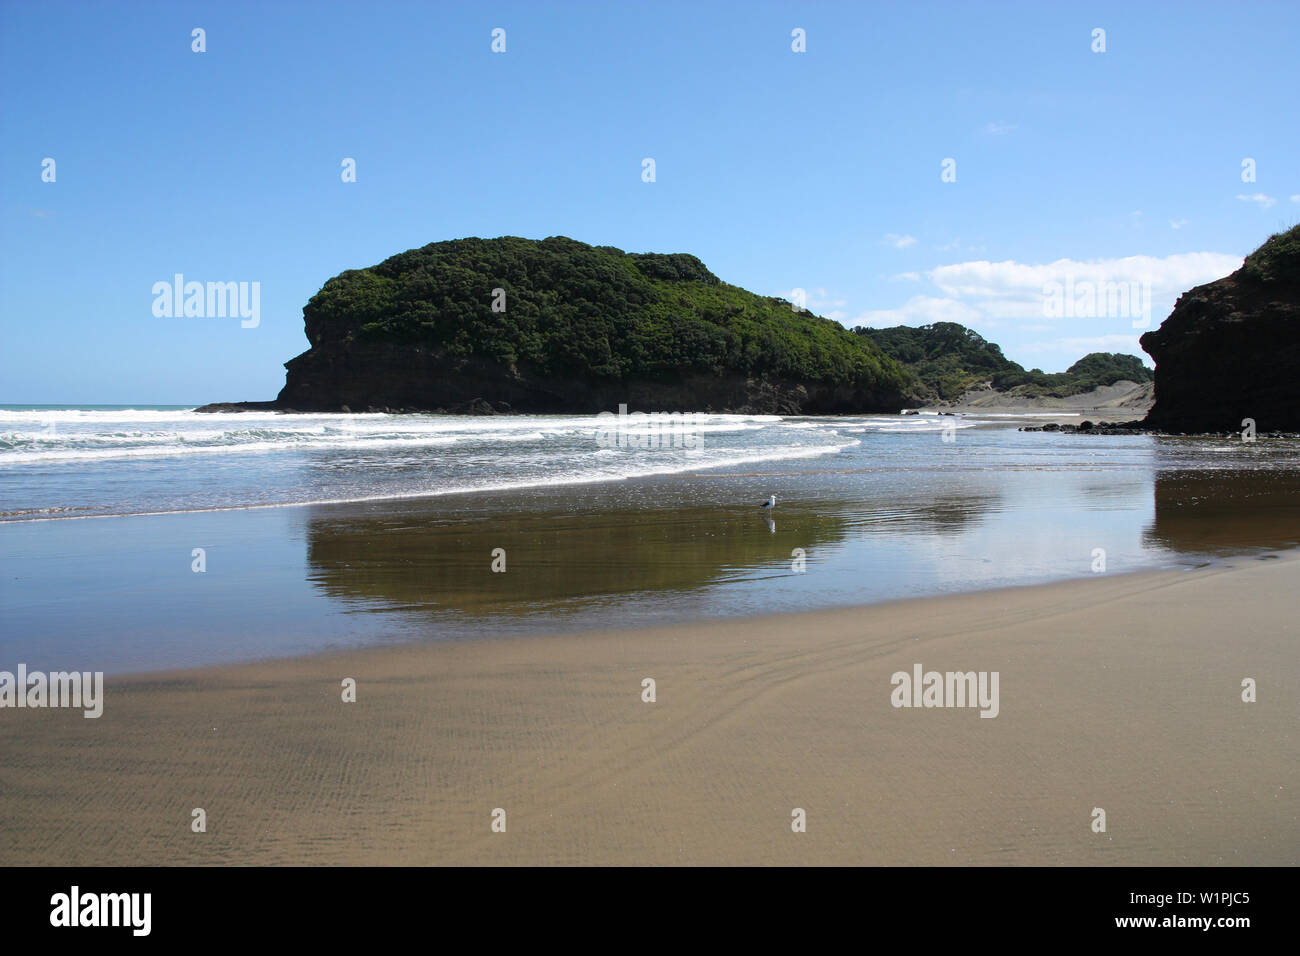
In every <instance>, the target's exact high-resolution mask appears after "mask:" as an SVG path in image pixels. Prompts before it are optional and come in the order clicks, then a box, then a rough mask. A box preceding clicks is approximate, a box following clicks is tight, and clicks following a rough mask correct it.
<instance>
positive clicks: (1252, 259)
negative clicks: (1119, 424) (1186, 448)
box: [1141, 226, 1300, 433]
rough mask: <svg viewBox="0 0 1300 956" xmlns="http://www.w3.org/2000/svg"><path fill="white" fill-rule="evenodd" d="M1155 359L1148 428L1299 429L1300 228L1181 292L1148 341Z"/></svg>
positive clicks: (1145, 343)
mask: <svg viewBox="0 0 1300 956" xmlns="http://www.w3.org/2000/svg"><path fill="white" fill-rule="evenodd" d="M1141 343H1142V348H1143V349H1145V350H1146V351H1147V352H1148V353H1149V354H1150V355H1151V357H1152V358H1153V359H1155V363H1156V373H1155V391H1156V401H1155V405H1154V406H1153V407H1152V409H1151V411H1150V413H1148V415H1147V417H1146V420H1145V422H1144V423H1143V424H1144V425H1146V426H1148V427H1151V428H1157V429H1160V430H1162V431H1167V432H1182V433H1188V432H1233V431H1240V430H1241V429H1242V427H1243V426H1242V421H1243V420H1244V419H1247V418H1251V419H1254V420H1255V427H1256V429H1257V430H1258V431H1261V432H1268V431H1294V430H1296V429H1300V226H1298V227H1295V228H1293V229H1291V230H1290V231H1288V232H1285V233H1279V234H1278V235H1276V236H1274V237H1272V238H1271V239H1270V240H1269V241H1268V242H1266V243H1265V244H1264V245H1263V246H1261V247H1260V248H1259V249H1257V250H1256V251H1255V252H1253V253H1251V255H1250V256H1248V257H1247V258H1246V261H1245V263H1244V264H1243V265H1242V267H1241V268H1240V269H1238V270H1237V271H1236V272H1234V273H1233V274H1232V275H1230V276H1227V277H1226V278H1223V279H1219V280H1218V281H1217V282H1210V283H1207V284H1206V285H1202V286H1197V287H1196V288H1195V289H1192V290H1191V291H1190V292H1185V293H1183V295H1181V296H1180V297H1179V299H1178V302H1177V303H1176V304H1175V305H1174V310H1173V312H1171V313H1170V315H1169V318H1167V319H1165V321H1164V322H1163V323H1161V325H1160V328H1159V329H1156V330H1154V331H1151V332H1148V333H1146V334H1145V335H1143V336H1142V339H1141Z"/></svg>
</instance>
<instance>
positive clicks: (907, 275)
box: [890, 272, 921, 282]
mask: <svg viewBox="0 0 1300 956" xmlns="http://www.w3.org/2000/svg"><path fill="white" fill-rule="evenodd" d="M890 278H891V279H893V280H894V281H896V282H920V281H921V273H919V272H900V273H899V274H898V275H896V276H891V277H890Z"/></svg>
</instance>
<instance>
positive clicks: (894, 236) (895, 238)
mask: <svg viewBox="0 0 1300 956" xmlns="http://www.w3.org/2000/svg"><path fill="white" fill-rule="evenodd" d="M881 242H883V243H885V245H888V246H893V247H894V248H895V249H906V248H907V247H908V246H914V245H916V236H900V235H899V234H898V233H896V232H891V233H889V234H887V235H886V236H885V238H884V239H882V240H881Z"/></svg>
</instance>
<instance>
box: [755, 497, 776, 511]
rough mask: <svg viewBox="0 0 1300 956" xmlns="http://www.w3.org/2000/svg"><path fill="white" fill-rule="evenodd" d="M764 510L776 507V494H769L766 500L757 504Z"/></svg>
mask: <svg viewBox="0 0 1300 956" xmlns="http://www.w3.org/2000/svg"><path fill="white" fill-rule="evenodd" d="M759 507H760V508H762V509H763V510H764V511H767V510H768V509H770V508H775V507H776V495H770V496H769V497H768V499H767V500H766V501H764V502H763V503H762V504H761V505H759Z"/></svg>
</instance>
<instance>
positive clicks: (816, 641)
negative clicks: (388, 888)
mask: <svg viewBox="0 0 1300 956" xmlns="http://www.w3.org/2000/svg"><path fill="white" fill-rule="evenodd" d="M1298 585H1300V561H1297V560H1296V556H1294V555H1282V556H1281V557H1277V558H1272V559H1270V560H1262V559H1260V558H1257V557H1251V558H1238V559H1233V560H1232V561H1231V562H1229V563H1228V564H1226V565H1224V564H1216V565H1212V566H1208V567H1204V568H1200V569H1196V570H1190V571H1189V570H1177V571H1155V572H1144V573H1140V574H1132V575H1116V574H1111V575H1097V576H1095V577H1091V578H1087V579H1080V580H1074V581H1067V582H1063V583H1057V584H1049V585H1042V586H1036V587H1030V588H1017V589H1012V590H1000V591H987V592H983V593H977V594H963V595H954V596H946V597H936V598H930V599H921V600H911V601H904V602H895V603H888V604H877V605H872V606H867V607H861V608H853V609H847V610H832V611H817V612H809V613H805V614H793V615H780V616H769V617H763V618H752V619H730V620H725V621H715V622H709V623H699V624H695V625H689V626H674V627H665V628H658V629H653V630H640V631H625V632H617V631H595V632H590V633H584V634H580V635H568V636H564V635H556V636H547V637H538V636H533V637H526V638H512V639H497V640H492V639H487V640H477V641H470V642H460V643H429V644H419V645H408V646H400V647H390V648H376V649H368V650H363V651H353V652H348V653H340V654H329V655H319V656H313V657H306V658H296V659H292V660H282V661H276V662H270V663H261V664H255V665H244V666H237V667H224V668H215V669H206V670H194V671H185V672H167V673H161V674H157V675H146V676H141V677H120V678H114V677H112V676H110V677H109V678H108V685H107V697H106V702H105V709H104V715H103V717H101V718H100V719H98V720H87V719H84V718H83V717H82V716H81V713H80V711H64V710H58V711H55V710H6V711H4V712H2V713H0V718H2V719H3V720H4V721H5V724H6V726H5V733H4V737H3V744H0V755H2V756H0V831H3V834H4V839H3V840H0V863H2V864H4V865H15V864H21V865H25V864H76V865H81V864H92V865H93V864H113V863H116V864H229V863H234V864H307V865H317V864H596V863H608V864H930V865H934V864H938V865H944V864H994V865H997V864H1088V865H1146V864H1172V865H1220V864H1224V865H1255V864H1284V865H1285V864H1292V865H1294V864H1296V863H1297V862H1300V800H1297V796H1298V795H1300V725H1298V724H1297V714H1296V701H1297V700H1300V667H1297V659H1300V655H1298V654H1297V650H1298V648H1297V643H1298V635H1300V629H1298V628H1297V625H1296V623H1295V613H1294V612H1295V606H1296V597H1295V596H1296V594H1297V593H1300V587H1298ZM918 663H919V664H921V665H923V667H924V668H925V669H926V670H931V669H933V670H937V671H950V670H962V671H966V670H975V671H997V672H999V675H1000V682H999V691H1000V693H999V713H998V716H997V717H996V718H993V719H984V718H981V717H980V716H979V711H978V710H977V709H972V708H952V709H942V708H933V709H930V708H894V707H893V706H891V703H890V696H891V691H892V690H893V688H892V686H891V683H890V679H891V675H892V674H893V673H894V672H896V671H907V672H910V671H911V670H912V668H913V665H914V664H918ZM348 677H351V678H355V680H356V681H357V701H356V702H355V703H344V702H343V701H342V700H341V691H340V682H341V681H342V680H343V679H344V678H348ZM646 677H651V678H654V680H655V681H656V684H657V687H656V690H657V700H656V701H655V702H654V703H646V702H643V701H642V680H643V678H646ZM1246 677H1252V678H1255V679H1256V680H1257V681H1258V697H1259V699H1258V702H1256V703H1243V702H1242V700H1241V693H1242V690H1241V682H1242V679H1243V678H1246ZM196 807H201V808H203V809H204V810H205V811H206V814H207V832H206V833H194V832H191V826H190V824H191V811H192V809H193V808H196ZM1098 807H1099V808H1102V809H1104V810H1105V812H1106V815H1107V819H1106V823H1107V829H1106V832H1105V833H1094V832H1092V829H1091V826H1090V824H1091V822H1092V819H1093V810H1094V808H1098ZM496 808H502V809H504V810H505V811H506V832H504V833H494V832H492V829H491V823H492V814H493V811H494V809H496ZM795 808H802V809H804V810H805V811H806V813H807V832H804V833H795V832H792V830H791V819H792V817H791V814H792V811H793V810H794V809H795Z"/></svg>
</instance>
